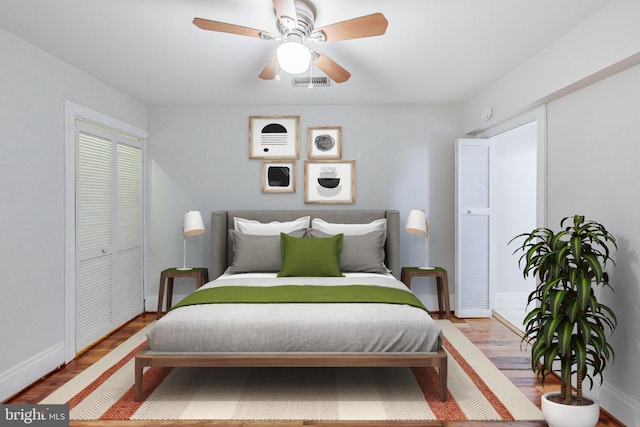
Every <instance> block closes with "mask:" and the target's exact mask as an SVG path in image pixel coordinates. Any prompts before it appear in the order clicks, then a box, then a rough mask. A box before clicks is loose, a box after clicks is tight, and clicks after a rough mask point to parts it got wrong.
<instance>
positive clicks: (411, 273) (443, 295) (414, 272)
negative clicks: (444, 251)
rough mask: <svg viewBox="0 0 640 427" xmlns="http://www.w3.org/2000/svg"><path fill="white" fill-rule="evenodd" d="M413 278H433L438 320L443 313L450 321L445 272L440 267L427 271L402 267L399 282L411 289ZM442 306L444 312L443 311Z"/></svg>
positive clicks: (447, 285)
mask: <svg viewBox="0 0 640 427" xmlns="http://www.w3.org/2000/svg"><path fill="white" fill-rule="evenodd" d="M414 277H435V278H436V288H437V290H438V310H439V312H438V318H439V319H442V313H443V312H444V313H445V315H446V317H447V319H449V320H451V309H450V308H449V283H448V282H447V270H445V269H444V268H442V267H433V268H431V269H429V270H426V269H420V268H418V267H402V273H401V274H400V280H402V283H404V284H405V285H407V287H408V288H411V279H413V278H414ZM443 303H444V304H443ZM443 306H444V310H443Z"/></svg>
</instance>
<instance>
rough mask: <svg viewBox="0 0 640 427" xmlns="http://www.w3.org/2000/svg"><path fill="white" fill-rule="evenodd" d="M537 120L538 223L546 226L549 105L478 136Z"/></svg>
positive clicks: (488, 136)
mask: <svg viewBox="0 0 640 427" xmlns="http://www.w3.org/2000/svg"><path fill="white" fill-rule="evenodd" d="M533 121H536V125H537V129H536V134H537V138H538V143H537V146H538V171H537V180H538V183H537V185H536V187H537V191H538V195H537V199H536V225H537V226H538V227H544V226H545V225H546V224H547V186H548V181H547V107H546V105H541V106H539V107H537V108H534V109H533V110H530V111H528V112H526V113H523V114H520V115H519V116H517V117H514V118H512V119H509V120H506V121H504V122H502V123H499V124H497V125H495V126H493V127H492V128H489V129H487V130H485V131H484V132H481V133H479V134H478V135H477V137H478V138H493V137H494V136H496V135H499V134H501V133H504V132H507V131H510V130H512V129H515V128H517V127H519V126H522V125H525V124H527V123H531V122H533Z"/></svg>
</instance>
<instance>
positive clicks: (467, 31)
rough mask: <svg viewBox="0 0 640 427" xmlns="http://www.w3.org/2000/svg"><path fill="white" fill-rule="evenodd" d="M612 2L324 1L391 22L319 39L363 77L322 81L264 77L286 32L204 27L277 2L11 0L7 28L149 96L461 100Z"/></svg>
mask: <svg viewBox="0 0 640 427" xmlns="http://www.w3.org/2000/svg"><path fill="white" fill-rule="evenodd" d="M611 1H612V0H562V1H558V0H384V1H383V0H315V5H316V8H317V10H318V13H317V17H316V22H315V25H316V27H321V26H324V25H327V24H331V23H335V22H340V21H344V20H347V19H351V18H354V17H358V16H362V15H368V14H371V13H375V12H382V13H383V14H384V15H385V16H386V18H387V19H388V21H389V27H388V28H387V32H386V34H385V35H383V36H380V37H371V38H367V39H356V40H346V41H341V42H335V43H327V44H323V45H319V46H318V48H319V50H321V51H322V52H323V53H324V54H326V55H328V56H329V57H330V58H332V59H333V60H335V61H336V62H338V63H339V64H340V65H342V66H343V67H344V68H346V69H347V70H348V71H350V72H351V74H352V76H351V79H350V80H349V81H347V82H346V83H342V84H335V83H333V82H332V84H331V86H330V87H328V88H319V87H316V88H314V89H312V90H309V89H307V88H294V87H292V86H291V84H290V79H289V78H287V76H286V75H284V76H283V79H282V80H281V81H280V82H276V81H263V80H260V79H259V78H258V74H259V73H260V72H261V71H262V69H263V68H264V66H265V65H266V64H267V62H268V61H269V60H270V59H271V58H272V57H273V55H274V54H275V50H276V47H277V45H278V42H277V41H273V40H271V41H267V40H260V39H256V38H251V37H246V36H239V35H232V34H222V33H214V32H209V31H203V30H200V29H198V28H197V27H196V26H194V25H193V24H192V20H193V18H194V17H196V16H197V17H201V18H206V19H211V20H217V21H223V22H229V23H233V24H239V25H243V26H246V27H251V28H256V29H260V30H266V31H268V32H270V33H272V34H277V31H276V23H275V14H274V10H273V4H272V2H271V0H2V1H0V28H2V29H5V30H7V31H9V32H11V33H13V34H15V35H17V36H19V37H20V38H22V39H24V40H26V41H28V42H30V43H31V44H33V45H35V46H37V47H39V48H41V49H43V50H45V51H47V52H50V53H51V54H53V55H55V56H56V57H58V58H60V59H62V60H64V61H66V62H68V63H69V64H72V65H74V66H76V67H78V68H80V69H82V70H84V71H86V72H88V73H89V74H91V75H93V76H95V77H96V78H98V79H100V80H102V81H104V82H106V83H107V84H109V85H111V86H113V87H115V88H117V89H119V90H122V91H124V92H126V93H128V94H130V95H132V96H133V97H135V98H137V99H139V100H140V101H142V102H144V103H147V104H359V103H461V102H464V101H466V100H467V99H469V98H470V97H472V96H473V95H475V94H476V93H478V92H479V91H480V90H481V89H483V88H484V87H486V86H488V85H490V84H491V83H493V82H495V81H496V80H498V79H500V78H501V77H503V76H504V75H506V74H507V73H509V72H510V71H511V70H513V69H514V68H515V67H517V66H518V65H519V64H521V63H523V62H524V61H525V60H527V59H528V58H530V57H532V56H534V55H535V54H536V53H538V52H539V51H540V50H542V49H544V48H545V47H546V46H548V45H550V44H552V43H553V42H554V41H555V40H557V39H558V38H559V37H561V36H562V35H564V34H566V33H567V32H569V31H571V29H572V28H574V27H575V26H577V25H578V24H580V23H581V22H583V21H584V20H586V19H588V18H589V17H590V16H591V15H593V14H594V13H596V12H597V11H598V10H600V9H601V8H603V7H604V6H606V5H607V4H608V3H610V2H611ZM309 43H310V44H311V42H309ZM0 48H1V46H0ZM0 66H1V64H0ZM314 73H315V74H318V75H319V74H321V73H320V72H319V71H318V70H314Z"/></svg>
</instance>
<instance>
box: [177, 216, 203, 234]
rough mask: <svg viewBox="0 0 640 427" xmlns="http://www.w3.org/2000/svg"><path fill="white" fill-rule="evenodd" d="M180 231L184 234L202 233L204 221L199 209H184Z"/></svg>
mask: <svg viewBox="0 0 640 427" xmlns="http://www.w3.org/2000/svg"><path fill="white" fill-rule="evenodd" d="M182 233H183V234H184V235H185V236H195V235H197V234H202V233H204V221H202V215H201V214H200V211H186V212H185V213H184V224H183V231H182Z"/></svg>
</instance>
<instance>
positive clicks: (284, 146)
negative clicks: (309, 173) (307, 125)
mask: <svg viewBox="0 0 640 427" xmlns="http://www.w3.org/2000/svg"><path fill="white" fill-rule="evenodd" d="M299 134H300V116H273V117H266V116H251V117H249V158H250V159H281V160H282V159H297V158H299V153H300V139H299Z"/></svg>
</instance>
